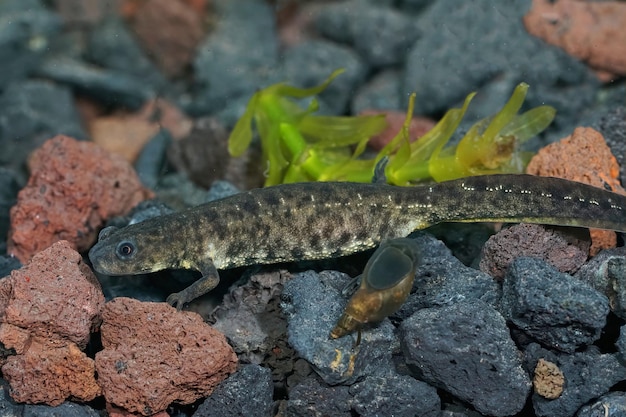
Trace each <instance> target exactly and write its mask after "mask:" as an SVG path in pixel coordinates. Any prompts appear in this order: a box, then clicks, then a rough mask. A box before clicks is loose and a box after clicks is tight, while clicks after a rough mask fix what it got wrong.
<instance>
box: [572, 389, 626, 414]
mask: <svg viewBox="0 0 626 417" xmlns="http://www.w3.org/2000/svg"><path fill="white" fill-rule="evenodd" d="M624 415H626V393H624V392H621V391H618V392H609V393H608V394H606V395H603V396H602V397H600V398H598V399H596V400H595V401H593V402H591V403H590V404H587V405H584V406H582V407H581V408H580V410H578V412H577V413H576V417H607V416H610V417H621V416H624Z"/></svg>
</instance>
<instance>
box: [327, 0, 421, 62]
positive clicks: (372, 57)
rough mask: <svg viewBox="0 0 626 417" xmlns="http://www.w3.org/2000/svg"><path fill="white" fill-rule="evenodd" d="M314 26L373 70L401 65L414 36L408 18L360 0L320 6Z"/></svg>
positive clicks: (411, 20) (416, 31) (414, 27)
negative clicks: (348, 49) (346, 45)
mask: <svg viewBox="0 0 626 417" xmlns="http://www.w3.org/2000/svg"><path fill="white" fill-rule="evenodd" d="M316 27H317V30H318V31H319V32H320V33H321V34H322V35H324V36H326V37H328V38H329V39H332V40H334V41H337V42H341V43H346V44H348V45H350V46H352V47H353V48H354V49H355V50H356V51H357V52H358V53H359V55H360V56H361V57H362V58H363V59H364V60H365V62H367V64H368V65H369V66H370V67H373V68H379V67H384V66H389V65H395V64H399V63H402V62H404V60H405V59H406V51H407V49H408V48H409V47H410V46H411V45H412V44H413V42H415V40H416V39H417V35H418V30H417V25H416V24H415V21H414V19H411V17H410V16H409V15H407V14H403V13H400V12H398V11H397V10H394V9H392V8H390V7H384V6H380V5H378V4H376V3H372V2H368V1H363V0H350V1H344V2H339V3H330V4H328V5H325V6H323V7H322V9H321V10H320V12H319V14H318V15H317V19H316Z"/></svg>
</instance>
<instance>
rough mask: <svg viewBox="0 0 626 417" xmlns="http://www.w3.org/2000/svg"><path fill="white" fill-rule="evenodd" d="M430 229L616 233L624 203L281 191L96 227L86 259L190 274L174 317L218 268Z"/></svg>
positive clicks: (537, 196)
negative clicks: (506, 226) (534, 226)
mask: <svg viewBox="0 0 626 417" xmlns="http://www.w3.org/2000/svg"><path fill="white" fill-rule="evenodd" d="M440 222H526V223H540V224H551V225H563V226H577V227H594V228H600V229H611V230H618V231H626V196H622V195H619V194H615V193H612V192H609V191H605V190H602V189H599V188H596V187H592V186H589V185H585V184H581V183H576V182H571V181H567V180H563V179H558V178H546V177H535V176H530V175H523V174H522V175H488V176H477V177H469V178H462V179H458V180H453V181H447V182H441V183H438V184H433V185H425V186H418V187H395V186H390V185H386V184H381V183H372V184H364V183H349V182H311V183H297V184H284V185H277V186H273V187H268V188H262V189H256V190H251V191H246V192H242V193H240V194H236V195H234V196H231V197H227V198H224V199H221V200H217V201H213V202H210V203H207V204H203V205H200V206H197V207H193V208H190V209H188V210H184V211H181V212H177V213H174V214H170V215H166V216H162V217H156V218H152V219H149V220H146V221H143V222H141V223H136V224H132V225H130V226H127V227H124V228H120V229H114V228H106V229H104V230H103V231H102V232H101V233H100V236H99V241H98V243H96V245H95V246H94V247H93V248H92V249H91V251H90V252H89V258H90V259H91V262H92V264H93V267H94V269H95V270H96V271H98V272H99V273H102V274H105V275H134V274H144V273H149V272H155V271H159V270H163V269H170V268H171V269H191V270H197V271H200V272H201V274H202V277H201V278H200V279H199V280H198V281H196V282H194V283H193V284H192V285H190V286H189V287H187V288H186V289H184V290H183V291H181V292H178V293H175V294H172V295H170V296H169V297H168V299H167V301H168V302H169V303H170V304H172V305H174V306H177V307H178V308H179V309H180V308H182V307H183V305H184V304H185V303H187V302H189V301H191V300H193V299H195V298H197V297H199V296H200V295H202V294H205V293H207V292H208V291H210V290H212V289H213V288H215V286H216V285H217V284H218V282H219V274H218V270H219V269H227V268H233V267H238V266H244V265H253V264H271V263H278V262H287V261H298V260H310V259H323V258H331V257H338V256H342V255H348V254H351V253H355V252H359V251H363V250H366V249H369V248H373V247H375V246H377V245H378V244H379V243H380V242H381V241H383V240H385V239H392V238H397V237H404V236H407V235H408V234H409V233H411V232H412V231H414V230H418V229H424V228H426V227H428V226H431V225H434V224H436V223H440Z"/></svg>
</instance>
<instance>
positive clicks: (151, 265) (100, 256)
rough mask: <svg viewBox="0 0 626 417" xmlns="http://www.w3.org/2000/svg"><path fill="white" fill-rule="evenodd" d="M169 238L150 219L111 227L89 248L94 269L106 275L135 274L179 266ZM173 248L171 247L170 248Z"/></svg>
mask: <svg viewBox="0 0 626 417" xmlns="http://www.w3.org/2000/svg"><path fill="white" fill-rule="evenodd" d="M164 240H166V238H165V237H164V236H163V234H162V233H160V231H159V230H153V228H151V227H149V226H148V224H147V223H146V222H142V223H137V224H133V225H130V226H127V227H124V228H121V229H120V228H117V227H113V226H111V227H107V228H105V229H103V230H102V231H101V232H100V235H99V236H98V242H97V243H96V244H95V245H94V246H93V247H92V248H91V250H90V251H89V259H90V260H91V263H92V265H93V268H94V269H95V270H96V271H97V272H99V273H101V274H104V275H135V274H144V273H149V272H156V271H160V270H163V269H167V268H174V267H176V265H175V262H176V260H175V259H174V260H173V259H172V255H173V254H172V251H170V250H168V248H166V247H165V246H166V245H164V244H163V242H164ZM169 249H171V248H169Z"/></svg>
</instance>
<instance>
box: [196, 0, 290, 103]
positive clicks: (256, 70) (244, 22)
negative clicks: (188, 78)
mask: <svg viewBox="0 0 626 417" xmlns="http://www.w3.org/2000/svg"><path fill="white" fill-rule="evenodd" d="M214 7H215V10H216V14H217V19H216V22H217V25H216V27H215V29H214V30H213V31H212V32H211V33H210V34H209V35H208V36H207V37H206V39H205V40H204V41H203V42H202V43H201V44H200V46H199V47H198V54H197V55H196V58H195V61H194V64H193V67H194V71H195V80H196V83H197V86H196V89H195V90H196V91H197V93H198V94H197V97H196V100H195V101H194V102H193V103H190V106H192V107H193V108H191V109H190V110H191V111H192V112H193V113H194V114H208V113H213V112H215V111H218V110H221V109H222V108H224V106H225V105H226V106H228V105H229V104H230V103H231V102H232V101H233V100H235V99H237V98H238V97H244V96H245V97H246V100H248V98H249V96H250V95H251V94H253V93H254V92H255V91H256V90H257V89H259V88H263V87H264V86H267V85H269V84H271V83H272V80H273V79H275V78H276V74H275V68H276V66H277V60H278V39H277V36H276V31H275V25H276V22H275V21H274V14H273V11H272V10H271V6H270V5H269V4H267V3H266V2H264V1H260V0H230V1H220V2H215V3H214ZM243 51H245V52H243ZM273 77H274V78H273Z"/></svg>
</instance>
